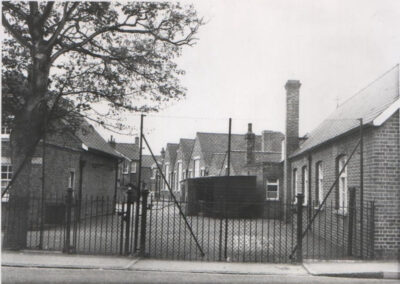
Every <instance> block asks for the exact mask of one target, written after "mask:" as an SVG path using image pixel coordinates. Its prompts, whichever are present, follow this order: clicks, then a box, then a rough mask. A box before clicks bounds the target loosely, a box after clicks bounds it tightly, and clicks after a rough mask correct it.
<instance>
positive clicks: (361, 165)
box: [360, 118, 364, 259]
mask: <svg viewBox="0 0 400 284" xmlns="http://www.w3.org/2000/svg"><path fill="white" fill-rule="evenodd" d="M363 140H364V139H363V119H362V118H360V257H361V259H362V258H363V241H364V239H363V238H364V141H363Z"/></svg>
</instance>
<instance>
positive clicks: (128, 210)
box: [125, 186, 133, 255]
mask: <svg viewBox="0 0 400 284" xmlns="http://www.w3.org/2000/svg"><path fill="white" fill-rule="evenodd" d="M132 199H133V191H132V187H130V186H129V187H128V190H127V191H126V215H125V223H126V226H125V254H126V255H128V254H129V233H130V224H131V222H130V220H131V208H132V203H133V202H132Z"/></svg>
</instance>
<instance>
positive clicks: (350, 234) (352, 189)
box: [347, 187, 356, 256]
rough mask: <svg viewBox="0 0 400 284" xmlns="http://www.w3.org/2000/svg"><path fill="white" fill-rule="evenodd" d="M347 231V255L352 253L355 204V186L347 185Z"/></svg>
mask: <svg viewBox="0 0 400 284" xmlns="http://www.w3.org/2000/svg"><path fill="white" fill-rule="evenodd" d="M349 194H350V200H349V228H348V230H349V232H348V242H347V254H348V256H352V255H353V230H354V229H353V228H354V211H355V205H356V188H355V187H349Z"/></svg>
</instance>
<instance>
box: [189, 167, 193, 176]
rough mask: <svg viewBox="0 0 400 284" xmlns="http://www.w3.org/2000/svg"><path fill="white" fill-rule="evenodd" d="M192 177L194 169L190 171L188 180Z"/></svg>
mask: <svg viewBox="0 0 400 284" xmlns="http://www.w3.org/2000/svg"><path fill="white" fill-rule="evenodd" d="M192 175H193V172H192V169H190V170H189V173H188V178H191V177H192Z"/></svg>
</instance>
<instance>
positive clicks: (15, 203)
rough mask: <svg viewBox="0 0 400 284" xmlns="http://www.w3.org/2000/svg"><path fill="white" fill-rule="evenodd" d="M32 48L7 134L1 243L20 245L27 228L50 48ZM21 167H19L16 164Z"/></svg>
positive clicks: (6, 245)
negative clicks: (9, 180)
mask: <svg viewBox="0 0 400 284" xmlns="http://www.w3.org/2000/svg"><path fill="white" fill-rule="evenodd" d="M31 52H32V58H33V62H32V65H31V67H30V70H29V71H30V72H29V76H28V83H29V92H28V93H27V94H26V96H25V97H26V101H25V104H24V106H23V107H22V109H21V111H20V112H19V113H18V114H16V115H15V118H14V125H13V130H12V132H11V136H10V143H11V162H12V166H13V172H14V175H15V174H16V173H17V172H18V171H19V173H18V176H17V177H15V181H14V182H13V184H12V186H11V188H10V189H9V193H10V199H9V218H8V224H7V225H8V226H7V230H6V232H5V235H4V242H3V247H4V248H7V249H14V250H18V249H24V248H26V246H27V236H28V229H29V227H28V226H29V221H30V220H29V218H34V217H33V216H31V215H29V206H30V203H31V202H30V197H31V196H33V195H34V194H33V193H32V192H31V188H30V177H31V168H32V163H31V158H32V156H33V153H34V152H35V149H36V145H37V144H38V142H39V140H40V138H41V137H42V134H43V132H44V125H43V122H44V115H45V111H46V109H47V106H46V94H47V90H48V77H49V70H50V52H49V50H48V49H47V47H46V46H45V45H44V43H43V42H38V44H36V45H35V49H34V50H33V51H31ZM21 166H22V168H21V169H20V167H21Z"/></svg>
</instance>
